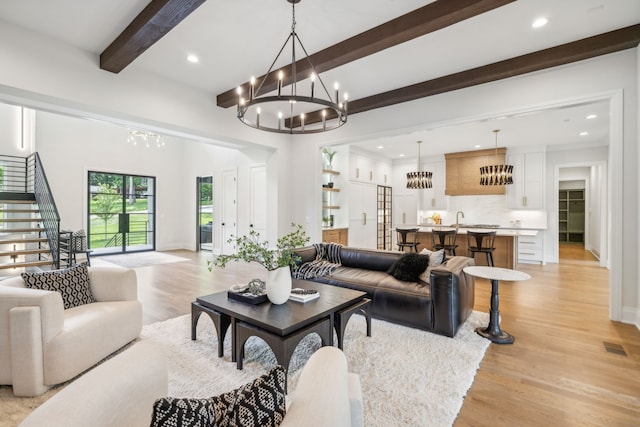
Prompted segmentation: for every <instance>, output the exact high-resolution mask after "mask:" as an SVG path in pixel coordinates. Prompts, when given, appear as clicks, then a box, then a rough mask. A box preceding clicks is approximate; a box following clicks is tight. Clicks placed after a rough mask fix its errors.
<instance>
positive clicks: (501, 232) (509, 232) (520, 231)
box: [397, 225, 539, 237]
mask: <svg viewBox="0 0 640 427" xmlns="http://www.w3.org/2000/svg"><path fill="white" fill-rule="evenodd" d="M397 228H417V229H418V232H421V233H431V231H432V230H434V229H435V230H450V229H452V228H455V227H452V226H447V225H429V226H425V225H416V226H411V225H402V226H398V227H397ZM469 230H470V231H489V230H495V231H496V236H514V237H516V236H536V235H538V231H539V230H538V229H535V228H524V227H520V228H507V227H485V226H482V227H460V228H458V234H467V231H469Z"/></svg>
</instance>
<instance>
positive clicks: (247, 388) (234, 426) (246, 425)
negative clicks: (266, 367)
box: [212, 366, 287, 427]
mask: <svg viewBox="0 0 640 427" xmlns="http://www.w3.org/2000/svg"><path fill="white" fill-rule="evenodd" d="M286 382H287V374H286V372H285V370H284V368H283V367H282V366H276V367H275V368H273V369H272V370H271V371H269V372H268V373H266V374H264V375H262V376H260V377H259V378H257V379H255V380H254V381H253V382H251V383H249V384H245V385H244V386H242V387H240V388H239V389H237V390H235V391H234V392H230V393H225V394H222V395H220V396H216V397H213V398H212V401H213V402H214V405H215V407H216V424H214V425H215V426H220V427H226V426H229V427H254V426H261V427H277V426H279V425H280V423H282V420H283V419H284V415H285V413H286V408H285V386H286ZM225 405H226V408H227V409H226V417H225V419H224V420H221V419H219V418H218V415H219V412H218V411H219V410H220V409H222V408H223V407H224V406H225Z"/></svg>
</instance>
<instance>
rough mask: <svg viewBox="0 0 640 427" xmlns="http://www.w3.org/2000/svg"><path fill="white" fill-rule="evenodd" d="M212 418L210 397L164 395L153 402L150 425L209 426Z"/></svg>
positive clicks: (175, 426)
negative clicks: (191, 397)
mask: <svg viewBox="0 0 640 427" xmlns="http://www.w3.org/2000/svg"><path fill="white" fill-rule="evenodd" d="M214 419H215V414H214V406H213V404H212V402H211V399H187V398H184V399H182V398H174V397H164V398H162V399H157V400H156V401H155V402H154V403H153V413H152V415H151V427H161V426H162V427H210V426H212V425H217V424H214Z"/></svg>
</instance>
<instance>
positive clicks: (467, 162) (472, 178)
mask: <svg viewBox="0 0 640 427" xmlns="http://www.w3.org/2000/svg"><path fill="white" fill-rule="evenodd" d="M496 153H497V154H496ZM506 154H507V149H506V148H505V147H501V148H497V149H495V148H491V149H487V150H476V151H463V152H460V153H448V154H445V155H444V158H445V160H446V162H447V166H446V169H447V183H446V188H445V190H444V194H446V195H447V196H485V195H493V194H505V193H506V190H505V186H504V185H480V167H482V166H486V165H489V164H500V163H502V164H504V163H505V157H506Z"/></svg>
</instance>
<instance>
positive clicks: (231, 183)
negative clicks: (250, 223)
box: [220, 169, 238, 254]
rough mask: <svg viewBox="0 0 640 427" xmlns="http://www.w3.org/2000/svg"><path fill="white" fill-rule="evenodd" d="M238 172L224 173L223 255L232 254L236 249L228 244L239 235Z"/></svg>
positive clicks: (221, 234) (226, 171)
mask: <svg viewBox="0 0 640 427" xmlns="http://www.w3.org/2000/svg"><path fill="white" fill-rule="evenodd" d="M237 175H238V172H237V171H236V170H235V169H227V170H224V171H222V221H221V222H220V226H221V232H220V236H222V244H221V253H223V254H232V253H234V252H235V250H236V248H235V245H234V244H233V243H228V240H229V239H230V238H232V236H236V235H237V222H238V205H237V198H238V176H237Z"/></svg>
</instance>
